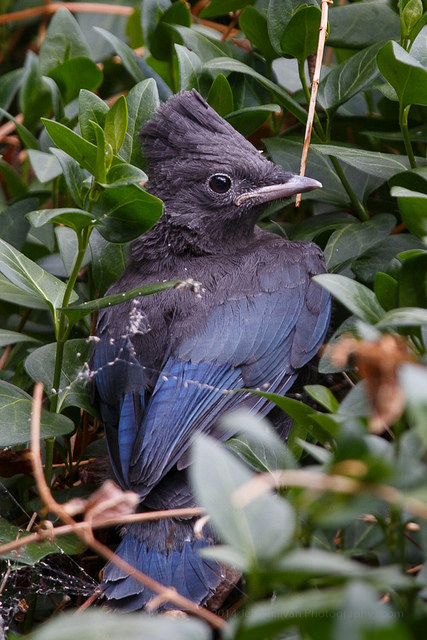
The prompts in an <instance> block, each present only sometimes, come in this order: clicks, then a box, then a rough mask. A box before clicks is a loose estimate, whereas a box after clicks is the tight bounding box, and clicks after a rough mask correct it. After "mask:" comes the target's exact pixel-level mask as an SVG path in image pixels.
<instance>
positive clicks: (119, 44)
mask: <svg viewBox="0 0 427 640" xmlns="http://www.w3.org/2000/svg"><path fill="white" fill-rule="evenodd" d="M94 30H95V31H96V32H97V33H99V34H100V35H101V36H102V37H103V38H104V39H105V40H106V41H107V42H108V43H109V44H110V45H111V46H112V47H114V49H115V51H116V52H117V54H118V55H119V56H120V58H121V60H122V63H123V66H124V67H125V68H126V70H127V71H128V73H130V75H131V76H132V78H133V79H134V80H135V82H141V80H144V74H143V72H142V70H141V67H140V65H139V59H138V56H137V55H136V53H135V52H134V51H132V49H131V48H130V47H128V45H127V44H125V43H124V42H123V41H122V40H120V38H118V37H117V36H115V35H114V34H113V33H110V32H109V31H106V30H105V29H102V28H101V27H94Z"/></svg>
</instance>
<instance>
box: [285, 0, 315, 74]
mask: <svg viewBox="0 0 427 640" xmlns="http://www.w3.org/2000/svg"><path fill="white" fill-rule="evenodd" d="M320 16H321V11H320V9H319V7H318V6H315V5H312V6H302V7H301V8H300V9H298V11H297V12H296V13H295V15H293V16H292V18H291V20H290V22H289V24H288V25H287V27H286V29H285V31H284V32H283V35H282V37H281V39H280V47H281V49H282V52H283V53H284V54H286V55H291V56H292V57H294V58H297V60H299V61H300V62H302V61H304V60H305V59H306V58H307V57H308V56H309V55H311V54H312V53H315V52H316V50H317V42H318V39H319V28H320Z"/></svg>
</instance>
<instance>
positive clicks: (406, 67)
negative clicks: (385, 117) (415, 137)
mask: <svg viewBox="0 0 427 640" xmlns="http://www.w3.org/2000/svg"><path fill="white" fill-rule="evenodd" d="M377 63H378V68H379V70H380V71H381V73H382V75H383V76H384V78H385V79H386V80H387V82H389V83H390V84H391V86H392V87H393V89H394V90H395V91H396V93H397V95H398V97H399V101H400V103H401V105H402V106H403V107H407V106H409V105H411V104H420V105H427V69H426V68H425V67H424V66H423V65H422V64H421V63H420V62H418V60H417V59H416V58H414V57H413V56H411V55H410V54H409V53H407V52H406V51H405V49H403V47H401V46H400V45H399V44H397V42H387V44H386V45H384V46H383V47H382V49H381V50H380V51H379V52H378V56H377Z"/></svg>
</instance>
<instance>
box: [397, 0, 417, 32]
mask: <svg viewBox="0 0 427 640" xmlns="http://www.w3.org/2000/svg"><path fill="white" fill-rule="evenodd" d="M399 13H400V24H401V28H402V38H408V37H409V34H410V33H411V31H412V29H413V28H414V27H415V25H416V24H417V22H418V20H419V19H420V18H421V16H422V15H423V3H422V0H402V1H401V2H399Z"/></svg>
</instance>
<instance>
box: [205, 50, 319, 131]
mask: <svg viewBox="0 0 427 640" xmlns="http://www.w3.org/2000/svg"><path fill="white" fill-rule="evenodd" d="M204 69H207V70H209V71H235V72H236V73H243V74H245V75H249V76H250V77H252V78H254V79H255V80H256V81H257V82H259V83H260V84H261V85H262V86H263V87H265V88H266V89H267V90H268V91H271V92H272V93H273V94H274V96H275V98H276V99H277V102H279V103H280V104H281V105H282V106H283V107H284V108H285V109H288V111H290V112H291V113H292V114H293V115H294V116H295V117H296V118H298V120H299V121H300V122H302V123H303V124H305V123H306V121H307V112H306V111H305V109H303V108H302V107H301V106H300V105H299V104H298V103H297V102H296V101H295V100H294V99H293V98H291V97H290V95H289V94H288V93H287V91H285V89H282V87H279V85H277V84H275V83H274V82H272V81H271V80H269V79H268V78H265V77H264V76H263V75H261V74H260V73H258V72H257V71H255V70H254V69H252V67H249V66H248V65H246V64H244V63H243V62H240V61H239V60H231V59H230V58H214V59H213V60H210V61H209V62H206V63H205V64H204Z"/></svg>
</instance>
